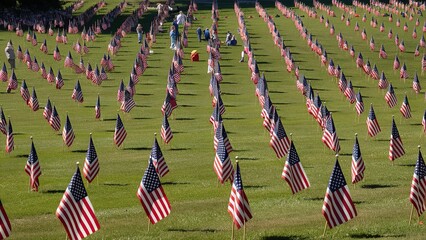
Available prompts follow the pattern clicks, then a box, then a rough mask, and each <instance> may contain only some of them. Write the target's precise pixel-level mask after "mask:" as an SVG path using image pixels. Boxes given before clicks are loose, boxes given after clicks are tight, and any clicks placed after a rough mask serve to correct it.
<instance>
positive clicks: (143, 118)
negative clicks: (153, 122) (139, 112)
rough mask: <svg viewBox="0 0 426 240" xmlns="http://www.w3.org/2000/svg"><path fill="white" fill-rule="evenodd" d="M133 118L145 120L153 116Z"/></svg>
mask: <svg viewBox="0 0 426 240" xmlns="http://www.w3.org/2000/svg"><path fill="white" fill-rule="evenodd" d="M133 119H135V120H145V119H152V118H149V117H135V118H133Z"/></svg>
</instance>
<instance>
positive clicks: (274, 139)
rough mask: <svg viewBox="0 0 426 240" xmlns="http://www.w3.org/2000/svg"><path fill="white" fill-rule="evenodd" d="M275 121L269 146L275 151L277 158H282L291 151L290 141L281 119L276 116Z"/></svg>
mask: <svg viewBox="0 0 426 240" xmlns="http://www.w3.org/2000/svg"><path fill="white" fill-rule="evenodd" d="M273 121H274V122H273V123H272V127H271V140H270V141H269V145H270V146H271V147H272V149H274V151H275V154H276V155H277V158H282V157H284V156H285V155H287V153H288V151H289V150H290V139H289V138H288V136H287V134H286V132H285V129H284V126H283V124H282V122H281V119H280V117H279V116H277V115H276V116H275V117H274V120H273Z"/></svg>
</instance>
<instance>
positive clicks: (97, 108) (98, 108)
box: [95, 95, 101, 119]
mask: <svg viewBox="0 0 426 240" xmlns="http://www.w3.org/2000/svg"><path fill="white" fill-rule="evenodd" d="M95 118H96V119H99V118H101V99H100V97H99V95H98V99H97V100H96V105H95Z"/></svg>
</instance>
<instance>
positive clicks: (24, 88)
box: [20, 80, 30, 104]
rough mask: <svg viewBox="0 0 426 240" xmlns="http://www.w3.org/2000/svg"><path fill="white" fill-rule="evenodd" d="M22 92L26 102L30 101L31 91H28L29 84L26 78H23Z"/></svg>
mask: <svg viewBox="0 0 426 240" xmlns="http://www.w3.org/2000/svg"><path fill="white" fill-rule="evenodd" d="M20 92H21V96H22V99H24V101H25V103H26V104H28V101H29V100H30V92H29V91H28V87H27V84H26V83H25V80H22V84H21V91H20Z"/></svg>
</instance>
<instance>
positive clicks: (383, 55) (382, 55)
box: [379, 44, 388, 59]
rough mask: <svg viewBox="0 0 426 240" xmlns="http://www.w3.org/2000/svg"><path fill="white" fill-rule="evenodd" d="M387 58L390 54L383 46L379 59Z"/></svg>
mask: <svg viewBox="0 0 426 240" xmlns="http://www.w3.org/2000/svg"><path fill="white" fill-rule="evenodd" d="M387 57H388V54H387V53H386V50H385V47H384V46H383V44H382V46H381V47H380V51H379V58H383V59H386V58H387Z"/></svg>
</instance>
